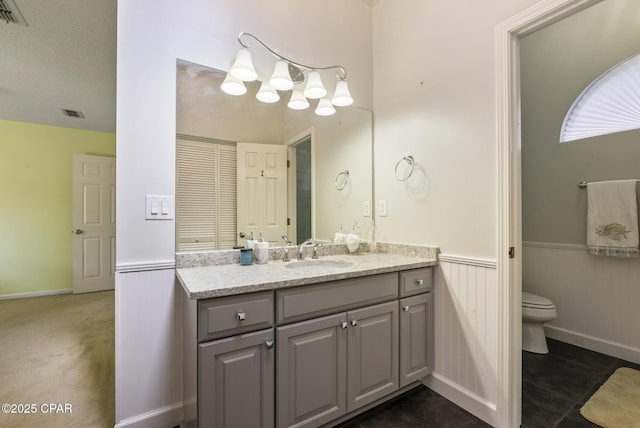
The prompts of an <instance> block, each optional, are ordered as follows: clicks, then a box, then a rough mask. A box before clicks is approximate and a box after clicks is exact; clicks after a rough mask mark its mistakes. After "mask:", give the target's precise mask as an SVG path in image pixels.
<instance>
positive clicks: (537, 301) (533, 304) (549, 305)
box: [522, 291, 555, 309]
mask: <svg viewBox="0 0 640 428" xmlns="http://www.w3.org/2000/svg"><path fill="white" fill-rule="evenodd" d="M522 306H526V307H528V308H538V309H553V308H555V305H554V304H553V302H552V301H551V300H549V299H547V298H546V297H542V296H538V295H537V294H533V293H527V292H526V291H523V292H522Z"/></svg>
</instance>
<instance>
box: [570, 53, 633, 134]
mask: <svg viewBox="0 0 640 428" xmlns="http://www.w3.org/2000/svg"><path fill="white" fill-rule="evenodd" d="M638 128H640V52H639V53H637V54H635V55H633V56H632V57H630V58H627V59H625V60H624V61H622V62H620V63H618V64H617V65H615V66H613V67H612V68H610V69H609V70H607V71H606V72H604V73H603V74H602V75H600V76H599V77H598V78H597V79H595V80H594V81H593V82H591V84H589V86H587V87H586V89H585V90H584V91H582V93H581V94H580V96H579V97H578V98H577V99H576V100H575V101H574V102H573V104H572V105H571V108H570V109H569V111H568V112H567V115H566V116H565V118H564V121H563V123H562V129H561V130H560V142H561V143H565V142H567V141H573V140H580V139H582V138H588V137H595V136H598V135H605V134H613V133H616V132H622V131H630V130H632V129H638Z"/></svg>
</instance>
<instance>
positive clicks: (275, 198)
mask: <svg viewBox="0 0 640 428" xmlns="http://www.w3.org/2000/svg"><path fill="white" fill-rule="evenodd" d="M237 149H238V158H237V159H238V232H244V233H246V234H247V235H250V234H251V232H253V234H254V237H255V238H256V239H258V236H259V233H260V232H264V239H265V241H268V242H269V243H271V244H277V243H278V242H280V241H281V240H282V238H281V237H282V235H285V234H286V233H287V154H286V148H285V146H278V145H272V144H248V143H238V145H237ZM240 243H242V242H240Z"/></svg>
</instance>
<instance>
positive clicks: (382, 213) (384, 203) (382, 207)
mask: <svg viewBox="0 0 640 428" xmlns="http://www.w3.org/2000/svg"><path fill="white" fill-rule="evenodd" d="M378 208H379V214H380V217H386V216H387V200H386V199H382V200H381V201H380V204H379V207H378Z"/></svg>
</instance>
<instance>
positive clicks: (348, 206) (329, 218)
mask: <svg viewBox="0 0 640 428" xmlns="http://www.w3.org/2000/svg"><path fill="white" fill-rule="evenodd" d="M225 74H226V73H225V72H224V71H221V70H217V69H213V68H209V67H205V66H202V65H198V64H195V63H191V62H187V61H183V60H178V63H177V82H176V83H177V84H176V89H177V93H176V103H177V106H176V107H177V108H176V111H177V117H176V132H177V136H176V152H177V156H176V158H177V159H178V165H177V167H176V251H178V252H184V251H208V250H221V249H230V248H233V247H234V246H244V245H245V244H246V240H245V238H241V237H240V236H239V234H240V232H244V234H246V236H250V235H251V233H252V232H253V236H254V237H255V238H256V239H257V238H258V236H259V234H260V232H262V233H263V235H265V238H266V239H265V240H268V241H269V242H270V244H271V245H284V241H283V240H282V239H281V234H286V235H287V236H288V237H289V239H290V240H291V241H292V242H294V243H299V242H303V241H304V240H306V239H309V238H313V239H317V240H323V241H330V240H331V239H332V237H333V234H334V232H336V231H337V230H338V229H339V228H340V226H343V227H344V228H348V227H350V225H351V224H353V222H354V221H357V222H358V224H359V225H360V226H361V230H362V231H363V233H366V231H367V230H368V229H369V228H370V227H371V226H372V217H371V213H368V215H367V216H365V214H366V213H365V210H364V209H363V207H364V206H365V205H368V206H373V200H372V199H373V191H372V187H373V186H372V182H373V177H372V158H373V155H372V115H371V112H369V111H366V110H363V109H359V108H356V107H353V106H349V107H340V108H337V109H336V114H335V115H333V116H329V117H320V116H317V115H315V114H314V113H313V110H314V105H312V106H311V107H309V108H308V109H307V110H303V111H299V110H291V109H289V108H288V107H287V106H286V104H287V102H288V99H289V97H290V91H284V92H283V91H280V97H281V100H280V102H279V103H274V104H265V103H262V102H260V101H258V100H256V98H255V94H256V92H257V91H258V89H259V85H260V82H258V81H256V82H245V84H246V86H247V89H248V91H247V94H245V95H244V96H241V97H236V96H231V95H228V94H226V93H224V92H222V91H221V90H220V84H221V83H222V81H223V80H224V77H225ZM259 145H263V147H262V148H263V149H265V150H266V151H265V153H266V154H264V156H263V155H259V154H258V152H259V151H260V150H253V149H255V148H258V149H259V148H261V147H259ZM192 146H196V147H197V150H194V149H192ZM270 146H274V147H275V146H279V147H281V148H282V152H281V153H283V155H282V156H285V157H286V159H285V158H282V157H280V158H279V156H280V155H276V154H275V151H270V150H269V148H270ZM247 148H250V149H251V150H248V151H247V150H246V149H247ZM263 151H264V150H263ZM287 165H288V166H287ZM278 170H280V172H277V171H278ZM345 170H349V171H350V176H349V181H348V185H347V186H336V185H335V179H336V176H337V174H339V173H340V172H341V171H345ZM276 177H284V178H276ZM278 180H280V184H278ZM240 186H243V187H240ZM283 186H284V187H283ZM339 188H340V189H339ZM283 192H284V194H283ZM282 194H283V196H280V195H282ZM283 230H284V232H285V233H282V232H281V231H283ZM267 236H268V238H267Z"/></svg>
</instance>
